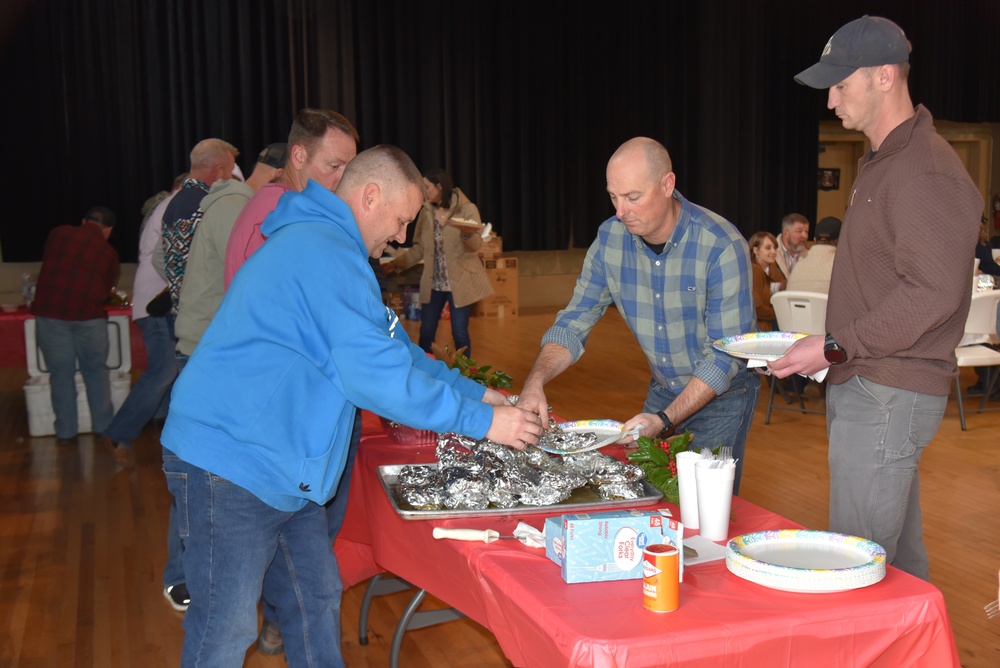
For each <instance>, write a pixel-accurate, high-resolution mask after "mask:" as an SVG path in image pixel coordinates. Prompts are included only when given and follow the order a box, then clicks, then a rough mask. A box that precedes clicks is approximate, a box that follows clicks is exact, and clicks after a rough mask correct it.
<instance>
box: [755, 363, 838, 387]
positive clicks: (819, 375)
mask: <svg viewBox="0 0 1000 668" xmlns="http://www.w3.org/2000/svg"><path fill="white" fill-rule="evenodd" d="M762 367H763V368H762ZM747 368H748V369H757V373H762V374H764V375H765V376H770V375H771V371H770V370H769V369H768V368H767V360H747ZM829 369H830V367H827V368H825V369H820V370H819V371H817V372H816V373H814V374H813V375H811V376H806V378H811V379H813V380H815V381H816V382H817V383H822V382H823V379H824V378H826V372H827V371H829ZM799 375H800V376H805V375H806V374H804V373H800V374H799Z"/></svg>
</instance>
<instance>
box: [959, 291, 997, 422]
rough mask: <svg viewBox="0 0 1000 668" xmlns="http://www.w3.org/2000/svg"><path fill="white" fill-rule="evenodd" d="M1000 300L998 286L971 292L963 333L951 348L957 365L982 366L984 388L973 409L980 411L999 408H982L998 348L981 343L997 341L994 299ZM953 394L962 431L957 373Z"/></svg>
mask: <svg viewBox="0 0 1000 668" xmlns="http://www.w3.org/2000/svg"><path fill="white" fill-rule="evenodd" d="M998 301H1000V290H990V291H988V292H974V293H973V294H972V305H971V306H970V307H969V317H968V318H966V321H965V336H963V337H962V341H961V342H960V343H959V345H958V347H957V348H955V360H956V364H958V366H959V368H962V367H968V366H981V367H986V378H985V388H986V389H985V391H984V392H983V399H982V401H980V402H979V408H977V409H976V412H977V413H982V412H983V411H995V410H1000V408H986V402H987V401H988V400H989V398H990V394H991V393H992V392H993V386H994V385H996V381H997V375H998V374H997V373H996V369H995V367H997V366H1000V352H997V351H996V350H994V349H993V348H990V347H989V346H985V345H982V344H983V343H992V342H996V341H997V302H998ZM955 394H956V395H957V396H958V419H959V422H960V423H961V425H962V431H966V426H965V406H964V405H963V403H962V384H961V382H960V380H959V377H958V376H957V375H956V376H955Z"/></svg>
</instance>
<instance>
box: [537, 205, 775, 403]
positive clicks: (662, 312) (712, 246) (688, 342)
mask: <svg viewBox="0 0 1000 668" xmlns="http://www.w3.org/2000/svg"><path fill="white" fill-rule="evenodd" d="M674 197H675V198H676V199H678V200H679V201H680V202H681V213H680V216H679V217H678V219H677V224H676V226H675V227H674V231H673V233H672V234H671V235H670V239H669V240H668V241H667V243H666V245H665V246H664V249H663V252H662V253H660V254H659V255H657V254H656V253H654V252H653V251H652V250H651V249H650V248H649V247H648V246H647V245H646V244H645V243H644V242H643V241H642V239H641V238H640V237H638V236H635V235H632V234H631V233H629V232H628V230H627V229H626V228H625V225H624V223H622V222H621V221H620V220H618V218H615V217H613V218H609V219H608V220H606V221H604V222H603V223H602V224H601V227H600V229H599V230H598V232H597V239H595V240H594V243H593V244H591V246H590V250H589V251H587V257H586V259H585V260H584V262H583V270H582V271H581V272H580V277H579V278H578V279H577V282H576V288H575V290H574V291H573V298H572V299H571V300H570V302H569V304H568V305H567V306H566V308H565V309H563V310H562V311H560V312H559V314H558V315H557V316H556V321H555V324H553V325H552V327H550V328H549V330H548V331H547V332H546V333H545V335H544V336H543V337H542V344H543V345H544V344H546V343H558V344H560V345H562V346H564V347H565V348H567V349H568V350H569V351H570V353H571V354H572V355H573V361H574V362H576V361H577V360H578V359H579V358H580V356H581V355H582V354H583V351H584V344H585V343H586V341H587V337H588V336H589V335H590V330H591V329H592V328H593V326H594V325H595V324H596V323H597V321H598V320H600V318H601V316H603V315H604V311H605V310H606V309H607V308H608V306H610V305H611V304H612V303H614V305H615V306H616V307H617V308H618V311H619V312H620V313H621V315H622V317H623V318H624V319H625V322H626V323H627V324H628V326H629V329H631V330H632V333H633V334H634V335H635V337H636V340H638V342H639V346H640V347H641V348H642V351H643V352H644V353H645V355H646V359H647V360H648V361H649V368H650V370H651V371H652V374H653V378H654V379H655V380H656V381H657V382H658V383H660V384H661V385H663V386H664V387H666V388H669V389H670V390H672V391H673V392H676V393H679V392H680V391H681V390H683V389H684V387H685V386H686V385H687V384H688V381H690V380H691V378H692V377H697V378H700V379H701V380H702V381H704V382H705V383H706V384H707V385H708V386H709V387H711V388H712V389H713V390H714V391H715V392H716V394H722V393H724V392H725V391H726V390H727V389H729V384H730V381H731V380H732V378H733V377H734V376H735V375H736V373H737V372H738V371H739V370H740V369H743V368H744V365H745V363H744V362H742V361H741V360H738V359H735V358H732V357H730V356H729V355H726V354H725V353H722V352H719V351H717V350H715V349H714V348H713V347H712V343H713V342H714V341H716V340H718V339H721V338H723V337H726V336H733V335H736V334H743V333H747V332H753V331H756V329H757V324H756V321H757V317H756V312H755V310H754V305H753V276H752V274H751V269H750V252H749V248H748V247H747V243H746V240H745V239H744V238H743V236H742V235H741V234H740V232H739V230H737V229H736V227H735V226H733V224H732V223H730V222H729V221H727V220H725V219H724V218H722V217H721V216H719V215H717V214H715V213H713V212H711V211H709V210H708V209H704V208H702V207H700V206H697V205H696V204H692V203H691V202H689V201H687V200H686V199H684V197H683V196H682V195H681V194H680V193H679V192H677V191H676V190H675V191H674Z"/></svg>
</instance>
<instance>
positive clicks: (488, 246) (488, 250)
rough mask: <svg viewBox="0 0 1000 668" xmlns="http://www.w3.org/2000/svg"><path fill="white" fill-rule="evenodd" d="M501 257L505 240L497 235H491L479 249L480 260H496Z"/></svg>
mask: <svg viewBox="0 0 1000 668" xmlns="http://www.w3.org/2000/svg"><path fill="white" fill-rule="evenodd" d="M501 255H503V239H502V238H500V237H499V236H498V235H496V234H491V235H490V237H489V239H487V240H486V241H484V242H483V245H482V246H480V247H479V259H480V260H494V259H496V258H498V257H500V256H501Z"/></svg>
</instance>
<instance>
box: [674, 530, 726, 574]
mask: <svg viewBox="0 0 1000 668" xmlns="http://www.w3.org/2000/svg"><path fill="white" fill-rule="evenodd" d="M684 545H686V546H687V547H690V548H693V549H694V550H695V551H697V552H698V556H697V557H685V558H684V567H685V568H686V567H688V566H694V565H695V564H704V563H706V562H708V561H718V560H719V559H725V558H726V546H725V545H719V544H718V543H713V542H712V541H710V540H709V539H707V538H705V537H704V536H701V535H697V536H691V537H690V538H685V539H684Z"/></svg>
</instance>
